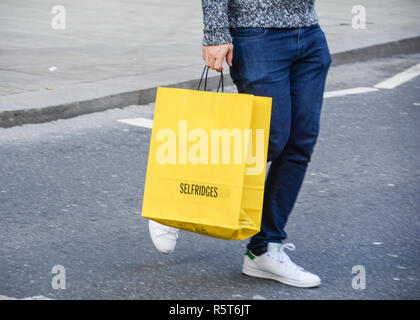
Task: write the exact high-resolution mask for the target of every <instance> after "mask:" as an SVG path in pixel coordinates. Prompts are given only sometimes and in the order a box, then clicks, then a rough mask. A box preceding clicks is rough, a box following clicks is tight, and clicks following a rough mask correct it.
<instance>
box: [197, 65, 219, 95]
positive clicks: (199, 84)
mask: <svg viewBox="0 0 420 320" xmlns="http://www.w3.org/2000/svg"><path fill="white" fill-rule="evenodd" d="M209 69H210V68H209V67H207V66H204V69H203V72H202V73H201V78H200V82H199V83H198V87H197V90H198V91H200V87H201V82H202V81H203V76H204V73H205V74H206V77H205V78H204V91H207V76H208V74H209ZM220 86H221V87H222V92H225V88H224V85H223V70H222V71H220V80H219V84H218V86H217V91H216V92H219V89H220Z"/></svg>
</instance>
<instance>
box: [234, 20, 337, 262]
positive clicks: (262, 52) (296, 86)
mask: <svg viewBox="0 0 420 320" xmlns="http://www.w3.org/2000/svg"><path fill="white" fill-rule="evenodd" d="M232 36H233V45H234V50H233V52H234V56H233V66H232V68H231V70H230V71H231V76H232V79H233V81H234V83H235V84H236V86H237V87H238V91H239V92H241V93H251V94H254V95H259V96H268V97H272V98H273V104H272V115H271V128H270V139H269V149H268V159H267V160H268V161H271V166H270V169H269V171H268V174H267V180H266V185H265V193H264V203H263V214H262V221H261V231H260V232H259V233H258V234H257V235H255V236H254V237H252V238H251V241H250V243H249V244H248V249H250V250H251V251H252V252H254V253H255V254H261V253H263V252H264V251H265V250H266V246H267V243H268V242H281V241H282V240H284V239H286V237H287V234H286V232H285V231H284V227H285V224H286V222H287V219H288V216H289V214H290V212H291V211H292V209H293V206H294V204H295V201H296V198H297V195H298V193H299V190H300V187H301V185H302V182H303V178H304V176H305V172H306V168H307V165H308V162H309V161H310V156H311V154H312V151H313V147H314V145H315V142H316V138H317V135H318V131H319V117H320V112H321V105H322V96H323V91H324V85H325V78H326V75H327V71H328V67H329V64H330V62H331V57H330V55H329V51H328V47H327V45H326V40H325V36H324V34H323V32H322V31H321V29H320V28H319V26H311V27H307V28H300V29H298V30H296V29H266V30H265V31H264V29H258V28H255V29H253V28H245V29H242V30H234V31H233V32H232Z"/></svg>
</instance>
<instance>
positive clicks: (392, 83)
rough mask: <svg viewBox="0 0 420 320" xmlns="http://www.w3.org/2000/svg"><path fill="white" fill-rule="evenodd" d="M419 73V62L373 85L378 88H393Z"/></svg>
mask: <svg viewBox="0 0 420 320" xmlns="http://www.w3.org/2000/svg"><path fill="white" fill-rule="evenodd" d="M419 75H420V63H419V64H416V65H415V66H412V67H411V68H408V69H407V70H404V71H403V72H400V73H398V74H396V75H395V76H393V77H391V78H388V79H386V80H384V81H382V82H379V83H378V84H376V85H374V87H375V88H378V89H394V88H395V87H397V86H399V85H401V84H403V83H404V82H407V81H409V80H411V79H413V78H415V77H417V76H419Z"/></svg>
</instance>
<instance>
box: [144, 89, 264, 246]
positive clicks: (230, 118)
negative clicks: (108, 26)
mask: <svg viewBox="0 0 420 320" xmlns="http://www.w3.org/2000/svg"><path fill="white" fill-rule="evenodd" d="M270 116H271V98H267V97H256V96H253V95H248V94H233V93H218V92H206V91H198V90H187V89H177V88H163V87H159V88H158V90H157V96H156V105H155V114H154V120H153V129H152V136H151V143H150V150H149V159H148V164H147V174H146V184H145V190H144V197H143V208H142V216H143V217H145V218H148V219H152V220H154V221H156V222H159V223H162V224H165V225H168V226H171V227H175V228H178V229H184V230H188V231H192V232H196V233H200V234H204V235H207V236H212V237H216V238H222V239H227V240H231V239H246V238H248V237H250V236H252V235H254V234H256V233H258V232H259V230H260V224H261V212H262V201H263V194H264V182H265V169H266V159H267V148H268V136H269V130H270Z"/></svg>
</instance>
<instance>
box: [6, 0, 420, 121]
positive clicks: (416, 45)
mask: <svg viewBox="0 0 420 320" xmlns="http://www.w3.org/2000/svg"><path fill="white" fill-rule="evenodd" d="M60 4H61V5H62V6H64V8H65V9H66V28H65V29H64V30H55V29H53V28H52V26H51V20H52V19H53V17H54V14H52V13H51V10H52V8H53V7H54V6H55V5H57V3H56V1H50V0H36V1H35V0H22V1H20V2H19V5H16V1H12V0H3V1H1V3H0V48H1V49H0V127H10V126H15V125H20V124H24V123H37V122H45V121H51V120H56V119H60V118H69V117H73V116H77V115H80V114H84V113H91V112H95V111H103V110H106V109H109V108H118V107H125V106H127V105H130V104H145V103H149V102H152V101H154V98H155V88H156V87H157V86H178V87H186V88H192V87H194V86H195V84H196V80H197V78H198V77H199V76H200V74H201V70H202V66H203V64H202V60H201V39H202V12H201V6H200V1H191V0H178V1H177V2H176V5H174V2H173V1H169V0H142V1H129V0H109V1H106V2H104V1H100V0H91V1H82V0H63V1H61V2H60ZM357 4H359V5H363V6H364V7H365V8H366V19H367V25H366V29H363V30H354V29H353V28H352V26H351V21H352V18H353V16H354V14H353V13H352V7H353V6H354V5H355V3H354V1H352V0H341V1H339V2H337V1H334V0H318V1H317V12H318V16H319V19H320V24H321V26H322V28H323V29H324V31H325V33H326V36H327V39H328V42H329V46H330V50H331V52H332V55H333V59H334V64H335V65H338V64H342V63H349V62H357V61H364V60H366V59H372V58H380V57H386V56H390V55H392V54H400V53H413V52H419V51H420V40H419V39H420V38H419V37H420V2H418V1H416V0H398V1H396V0H364V1H358V2H357ZM226 79H227V80H228V76H226Z"/></svg>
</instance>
